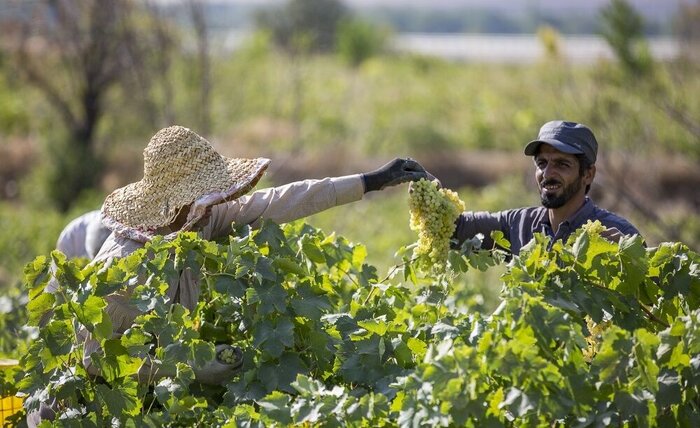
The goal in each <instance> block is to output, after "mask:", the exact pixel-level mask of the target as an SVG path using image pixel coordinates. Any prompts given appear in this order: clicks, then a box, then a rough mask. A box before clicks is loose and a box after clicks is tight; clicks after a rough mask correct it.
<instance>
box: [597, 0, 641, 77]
mask: <svg viewBox="0 0 700 428" xmlns="http://www.w3.org/2000/svg"><path fill="white" fill-rule="evenodd" d="M601 18H602V28H601V34H602V36H603V38H605V40H606V41H607V42H608V44H609V45H610V47H611V48H612V49H613V52H614V53H615V55H616V56H617V58H618V59H619V60H620V62H621V64H622V66H623V67H624V68H625V69H626V70H627V71H630V72H632V73H633V74H646V73H647V72H649V71H651V67H652V65H653V64H652V58H651V54H650V52H649V46H648V44H647V43H646V41H645V40H644V21H643V19H642V16H641V15H640V14H639V13H637V11H636V10H635V9H634V8H633V7H632V6H631V5H630V4H629V3H628V2H627V1H626V0H612V2H611V3H610V4H609V5H608V6H606V7H605V8H603V10H602V12H601Z"/></svg>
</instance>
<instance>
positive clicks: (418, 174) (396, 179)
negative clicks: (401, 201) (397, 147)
mask: <svg viewBox="0 0 700 428" xmlns="http://www.w3.org/2000/svg"><path fill="white" fill-rule="evenodd" d="M428 176H429V174H428V173H427V172H426V170H425V168H423V167H422V166H421V165H420V164H419V163H418V162H416V161H414V160H413V159H411V158H408V159H401V158H396V159H394V160H393V161H391V162H389V163H387V164H386V165H384V166H383V167H381V168H379V169H377V170H374V171H372V172H367V173H364V174H362V181H363V182H364V184H365V193H367V192H371V191H373V190H382V189H384V188H385V187H389V186H395V185H397V184H401V183H406V182H407V181H418V180H420V179H421V178H428Z"/></svg>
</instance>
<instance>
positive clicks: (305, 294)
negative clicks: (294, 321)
mask: <svg viewBox="0 0 700 428" xmlns="http://www.w3.org/2000/svg"><path fill="white" fill-rule="evenodd" d="M296 291H297V296H296V297H295V298H294V299H292V300H291V305H292V308H294V312H295V313H296V315H298V316H302V317H306V318H308V319H311V320H319V319H320V318H321V316H322V315H323V313H324V312H327V311H329V310H330V309H331V303H330V301H329V300H328V297H326V296H325V295H323V294H316V293H314V291H313V290H312V289H311V287H309V286H308V285H306V284H300V285H298V286H297V288H296Z"/></svg>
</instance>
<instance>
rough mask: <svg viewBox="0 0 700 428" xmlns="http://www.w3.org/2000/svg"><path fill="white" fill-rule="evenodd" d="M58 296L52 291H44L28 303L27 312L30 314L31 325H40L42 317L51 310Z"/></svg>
mask: <svg viewBox="0 0 700 428" xmlns="http://www.w3.org/2000/svg"><path fill="white" fill-rule="evenodd" d="M55 302H56V298H55V296H54V295H53V294H51V293H43V294H40V295H38V296H37V297H36V298H34V299H32V300H30V301H29V302H28V303H27V312H28V314H29V325H34V326H35V325H38V324H39V320H40V319H41V317H42V316H43V315H44V314H45V313H46V312H48V311H49V310H51V308H52V307H53V305H54V303H55Z"/></svg>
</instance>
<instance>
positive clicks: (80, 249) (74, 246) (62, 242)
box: [56, 210, 102, 259]
mask: <svg viewBox="0 0 700 428" xmlns="http://www.w3.org/2000/svg"><path fill="white" fill-rule="evenodd" d="M92 222H97V223H101V222H102V217H101V216H100V210H95V211H90V212H87V213H85V214H83V215H81V216H80V217H78V218H76V219H74V220H73V221H71V222H70V223H68V225H67V226H66V227H65V228H63V230H62V231H61V234H60V235H59V236H58V240H57V241H56V249H57V250H59V251H61V252H62V253H63V254H65V255H66V257H68V258H69V259H72V258H76V257H88V258H90V257H92V256H94V254H90V253H89V251H88V249H87V246H86V245H85V243H86V241H87V230H88V229H89V225H90V223H92Z"/></svg>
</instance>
